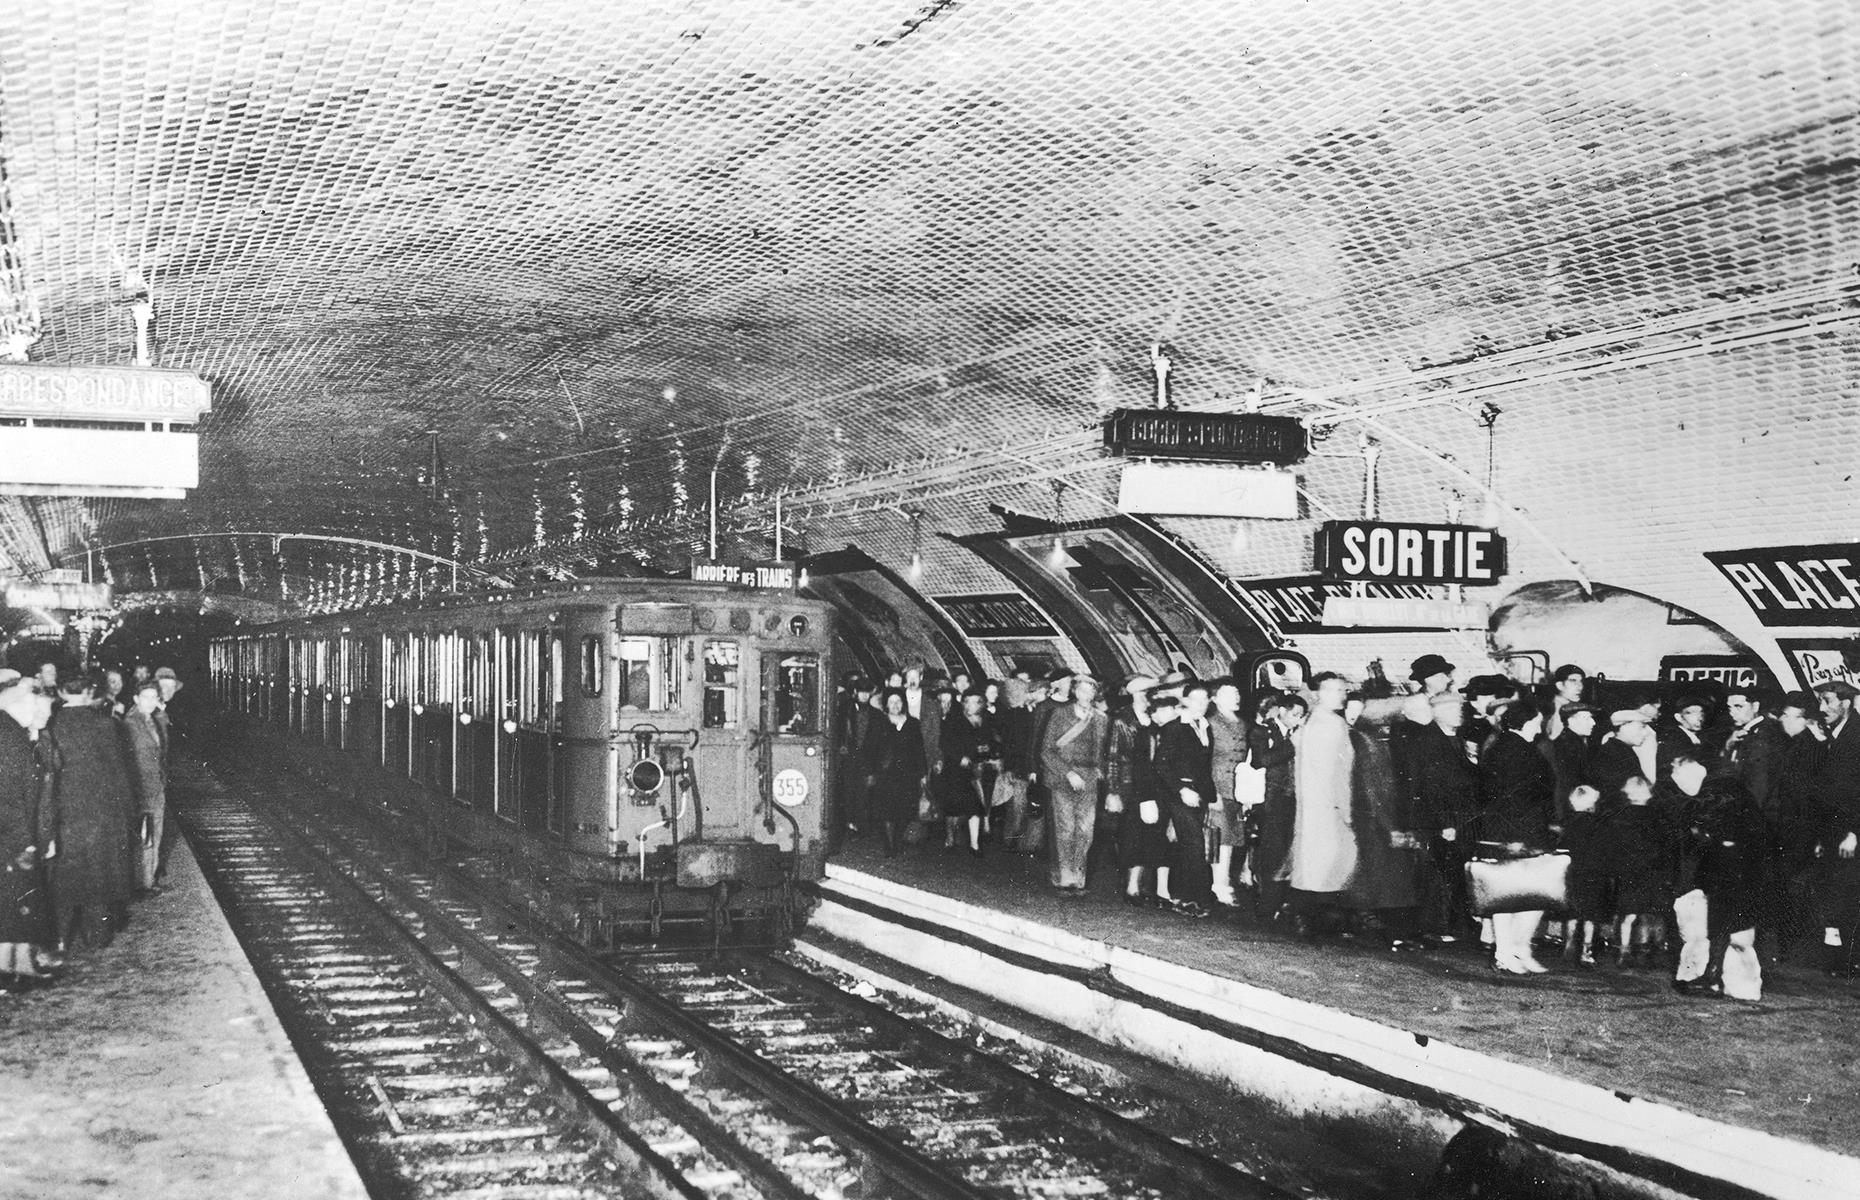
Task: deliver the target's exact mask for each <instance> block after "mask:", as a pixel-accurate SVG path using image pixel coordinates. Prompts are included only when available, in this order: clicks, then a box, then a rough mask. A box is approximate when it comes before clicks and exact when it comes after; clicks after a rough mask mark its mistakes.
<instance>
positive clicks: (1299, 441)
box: [1104, 408, 1310, 467]
mask: <svg viewBox="0 0 1860 1200" xmlns="http://www.w3.org/2000/svg"><path fill="white" fill-rule="evenodd" d="M1104 447H1105V449H1107V450H1109V451H1110V452H1111V453H1113V454H1123V455H1128V456H1131V457H1136V458H1176V459H1187V460H1190V461H1199V462H1210V461H1211V462H1229V463H1273V464H1275V465H1277V466H1281V467H1289V466H1291V465H1293V464H1294V463H1301V462H1303V461H1304V460H1305V457H1306V456H1307V455H1308V454H1309V453H1310V443H1309V440H1308V439H1307V437H1306V434H1305V425H1304V422H1303V421H1300V420H1299V419H1298V418H1297V417H1275V416H1269V415H1267V414H1265V413H1221V412H1184V411H1181V410H1179V409H1173V408H1120V409H1117V410H1116V411H1115V412H1113V413H1111V415H1110V416H1108V417H1106V418H1105V419H1104Z"/></svg>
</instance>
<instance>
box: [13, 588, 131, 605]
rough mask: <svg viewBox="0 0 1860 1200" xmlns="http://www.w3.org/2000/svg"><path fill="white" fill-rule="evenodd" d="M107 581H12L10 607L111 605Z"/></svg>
mask: <svg viewBox="0 0 1860 1200" xmlns="http://www.w3.org/2000/svg"><path fill="white" fill-rule="evenodd" d="M110 600H111V594H110V585H109V584H107V583H9V584H7V585H6V606H7V607H8V608H65V609H88V608H108V607H110Z"/></svg>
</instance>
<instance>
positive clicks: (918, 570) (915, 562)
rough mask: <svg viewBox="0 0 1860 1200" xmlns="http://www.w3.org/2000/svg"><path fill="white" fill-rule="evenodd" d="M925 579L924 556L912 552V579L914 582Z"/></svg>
mask: <svg viewBox="0 0 1860 1200" xmlns="http://www.w3.org/2000/svg"><path fill="white" fill-rule="evenodd" d="M923 577H924V556H923V555H921V554H918V553H917V552H916V551H912V552H911V579H912V581H913V582H915V581H917V580H920V579H922V578H923Z"/></svg>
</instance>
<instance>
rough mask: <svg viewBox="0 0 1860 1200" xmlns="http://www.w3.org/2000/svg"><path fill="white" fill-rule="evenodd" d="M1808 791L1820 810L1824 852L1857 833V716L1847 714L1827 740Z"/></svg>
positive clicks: (1859, 737) (1859, 822)
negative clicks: (1845, 720)
mask: <svg viewBox="0 0 1860 1200" xmlns="http://www.w3.org/2000/svg"><path fill="white" fill-rule="evenodd" d="M1809 794H1810V796H1812V797H1813V798H1814V800H1815V803H1816V805H1817V806H1818V807H1819V808H1820V809H1821V812H1822V819H1823V822H1824V824H1823V826H1822V834H1821V840H1822V846H1823V848H1824V850H1825V851H1827V852H1829V853H1832V851H1833V850H1834V848H1835V847H1836V846H1837V845H1839V844H1840V842H1841V840H1842V839H1844V838H1845V837H1846V836H1847V835H1848V834H1850V833H1860V715H1855V716H1850V717H1848V718H1847V722H1846V724H1844V725H1842V726H1841V731H1840V732H1839V733H1838V734H1836V735H1834V736H1833V737H1830V738H1829V739H1828V741H1827V745H1826V749H1825V755H1824V757H1823V758H1822V760H1821V769H1820V770H1819V771H1817V772H1815V778H1814V782H1813V783H1811V784H1810V785H1809ZM1852 861H1854V862H1860V858H1855V859H1853V860H1852Z"/></svg>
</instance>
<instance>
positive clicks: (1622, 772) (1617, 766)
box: [1589, 738, 1659, 814]
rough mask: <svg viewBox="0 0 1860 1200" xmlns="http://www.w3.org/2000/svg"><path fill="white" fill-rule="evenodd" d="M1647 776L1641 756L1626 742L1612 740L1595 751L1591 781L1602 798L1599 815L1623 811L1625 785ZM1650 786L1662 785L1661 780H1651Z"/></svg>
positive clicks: (1599, 804) (1591, 760) (1590, 769)
mask: <svg viewBox="0 0 1860 1200" xmlns="http://www.w3.org/2000/svg"><path fill="white" fill-rule="evenodd" d="M1642 774H1645V772H1644V771H1643V770H1642V768H1641V764H1640V755H1638V754H1636V753H1634V747H1632V746H1630V745H1628V744H1627V743H1625V742H1617V741H1616V740H1615V739H1613V738H1609V739H1608V740H1607V741H1605V742H1603V743H1602V744H1601V745H1599V746H1597V747H1596V748H1595V753H1594V754H1592V755H1590V756H1589V779H1590V783H1591V785H1592V786H1593V787H1594V788H1595V790H1596V791H1598V792H1600V793H1601V794H1602V798H1601V800H1600V801H1599V802H1597V804H1596V809H1597V811H1599V812H1601V813H1604V814H1606V813H1611V812H1613V811H1614V810H1615V809H1617V808H1620V807H1621V806H1622V805H1623V804H1626V803H1627V800H1626V799H1625V798H1624V797H1623V796H1622V795H1621V785H1622V784H1624V783H1626V782H1627V781H1628V780H1630V779H1632V778H1634V776H1636V775H1642ZM1647 782H1648V783H1658V782H1659V780H1658V779H1649V780H1648V781H1647Z"/></svg>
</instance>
